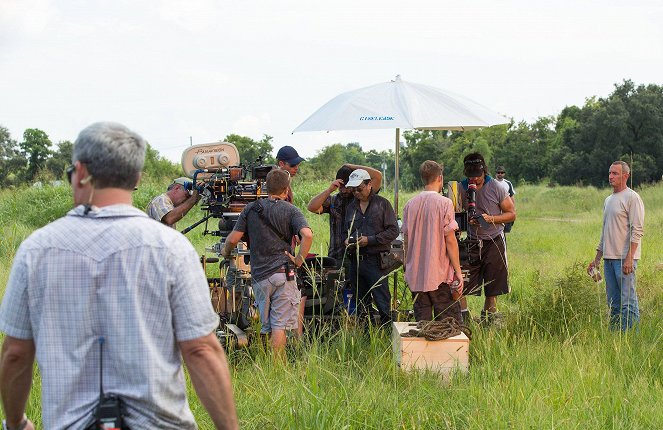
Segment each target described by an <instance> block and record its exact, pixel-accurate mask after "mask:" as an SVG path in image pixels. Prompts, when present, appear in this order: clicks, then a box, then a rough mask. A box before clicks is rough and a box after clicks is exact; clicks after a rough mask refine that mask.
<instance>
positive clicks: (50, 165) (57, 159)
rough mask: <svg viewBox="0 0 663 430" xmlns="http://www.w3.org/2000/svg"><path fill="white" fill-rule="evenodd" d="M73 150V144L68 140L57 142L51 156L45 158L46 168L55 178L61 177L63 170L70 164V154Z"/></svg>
mask: <svg viewBox="0 0 663 430" xmlns="http://www.w3.org/2000/svg"><path fill="white" fill-rule="evenodd" d="M73 151H74V144H73V143H71V142H70V141H69V140H64V141H60V142H58V149H57V150H56V151H54V152H53V153H52V155H51V157H50V158H49V159H48V160H46V168H47V169H48V170H49V171H50V172H51V173H52V174H53V176H54V177H56V178H63V177H64V171H65V170H66V168H67V166H69V165H70V164H71V156H72V153H73Z"/></svg>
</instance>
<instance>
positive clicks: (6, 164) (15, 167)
mask: <svg viewBox="0 0 663 430" xmlns="http://www.w3.org/2000/svg"><path fill="white" fill-rule="evenodd" d="M26 166H27V163H26V162H25V157H23V156H22V155H21V152H20V150H19V148H18V146H17V145H16V141H15V140H13V139H12V138H11V135H10V133H9V130H8V129H6V128H5V127H2V126H0V185H1V186H7V185H16V184H18V183H19V182H20V180H21V178H22V177H23V174H24V171H25V168H26Z"/></svg>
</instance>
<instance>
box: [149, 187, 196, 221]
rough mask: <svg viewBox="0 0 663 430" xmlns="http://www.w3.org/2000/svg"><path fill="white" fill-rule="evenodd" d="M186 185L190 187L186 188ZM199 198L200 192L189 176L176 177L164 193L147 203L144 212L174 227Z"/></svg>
mask: <svg viewBox="0 0 663 430" xmlns="http://www.w3.org/2000/svg"><path fill="white" fill-rule="evenodd" d="M187 185H188V186H189V187H190V189H189V190H187ZM198 200H200V194H198V190H196V189H195V187H194V186H193V183H192V182H191V181H190V180H189V178H184V177H182V178H177V179H175V180H173V183H172V184H170V185H169V186H168V189H167V191H166V192H165V193H163V194H159V195H158V196H156V197H155V198H153V199H152V201H151V202H150V203H149V204H148V205H147V209H146V210H145V212H147V214H148V215H149V216H150V218H153V219H155V220H157V221H159V222H162V223H163V224H166V225H167V226H169V227H172V228H176V225H175V224H176V223H177V221H179V220H181V219H182V218H184V216H185V215H186V214H187V213H188V212H189V211H190V210H191V208H192V207H194V206H195V205H196V203H198Z"/></svg>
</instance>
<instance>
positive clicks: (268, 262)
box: [221, 169, 313, 354]
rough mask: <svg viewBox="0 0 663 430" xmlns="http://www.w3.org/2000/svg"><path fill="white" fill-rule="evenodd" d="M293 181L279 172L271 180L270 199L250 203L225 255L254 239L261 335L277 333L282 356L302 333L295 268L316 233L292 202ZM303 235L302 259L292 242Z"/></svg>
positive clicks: (275, 338) (251, 246)
mask: <svg viewBox="0 0 663 430" xmlns="http://www.w3.org/2000/svg"><path fill="white" fill-rule="evenodd" d="M289 183H290V177H289V175H288V174H287V172H285V171H284V170H280V169H274V170H272V171H271V172H269V174H268V175H267V182H266V187H267V193H268V198H267V199H265V200H259V201H256V202H252V203H250V204H248V205H247V206H246V207H245V208H244V210H242V213H241V214H240V215H239V219H238V220H237V224H235V228H234V229H233V231H232V232H231V233H230V234H229V235H228V238H227V239H226V242H225V245H224V247H223V251H222V253H221V255H222V256H223V257H224V258H228V257H230V253H231V251H232V250H233V248H235V246H236V245H237V243H238V242H239V241H240V240H241V239H242V237H243V236H244V235H245V234H248V236H249V252H250V255H251V277H252V279H253V292H254V294H255V296H256V303H257V304H258V309H259V310H260V320H261V323H262V328H261V333H263V334H271V343H272V347H273V348H274V350H275V351H276V352H277V353H279V354H280V353H281V352H282V351H283V349H284V348H285V344H286V331H287V330H294V329H297V326H298V318H297V315H298V309H299V301H300V299H301V296H300V293H299V290H298V289H297V283H296V281H295V278H294V269H293V265H294V266H295V267H300V266H301V265H302V264H304V259H305V258H306V255H307V254H308V251H309V249H310V248H311V244H312V243H313V232H312V231H311V229H310V228H309V226H308V223H307V222H306V219H305V218H304V215H303V214H302V212H301V211H300V210H299V209H298V208H296V207H295V206H293V205H292V204H291V203H288V202H287V201H285V200H286V198H287V195H288V185H289ZM295 235H298V236H300V238H301V240H300V247H299V252H298V253H297V255H296V256H294V255H293V253H294V251H293V249H292V248H291V238H292V237H293V236H295ZM290 271H292V272H293V273H292V275H291V274H290V273H289V272H290Z"/></svg>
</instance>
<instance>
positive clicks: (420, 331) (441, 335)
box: [401, 317, 472, 341]
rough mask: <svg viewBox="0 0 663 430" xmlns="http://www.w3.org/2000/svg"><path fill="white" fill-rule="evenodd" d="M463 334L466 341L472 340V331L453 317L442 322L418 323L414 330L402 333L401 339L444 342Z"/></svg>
mask: <svg viewBox="0 0 663 430" xmlns="http://www.w3.org/2000/svg"><path fill="white" fill-rule="evenodd" d="M461 333H465V335H466V336H467V338H468V339H472V330H470V328H469V327H467V326H466V325H463V324H461V323H459V322H458V320H457V319H456V318H454V317H446V318H445V319H443V320H442V321H419V322H417V328H416V329H414V328H413V329H410V331H409V332H408V333H403V334H402V335H401V336H403V337H424V338H426V340H430V341H433V340H444V339H449V338H450V337H454V336H458V335H459V334H461Z"/></svg>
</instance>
